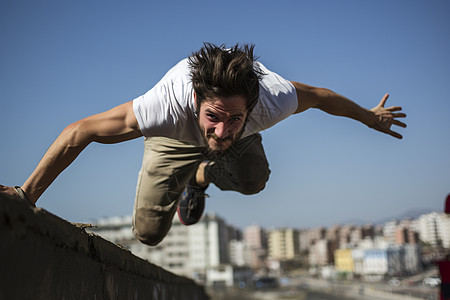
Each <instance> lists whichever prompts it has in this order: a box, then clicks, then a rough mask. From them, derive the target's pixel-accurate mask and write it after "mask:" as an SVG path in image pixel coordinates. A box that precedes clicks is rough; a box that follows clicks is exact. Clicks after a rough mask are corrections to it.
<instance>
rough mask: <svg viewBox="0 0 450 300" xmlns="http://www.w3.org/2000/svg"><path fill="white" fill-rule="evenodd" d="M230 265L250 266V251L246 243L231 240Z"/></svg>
mask: <svg viewBox="0 0 450 300" xmlns="http://www.w3.org/2000/svg"><path fill="white" fill-rule="evenodd" d="M229 247H230V263H231V264H232V265H234V266H239V267H243V266H250V265H251V257H250V249H249V247H248V246H247V243H245V241H238V240H231V241H230V244H229Z"/></svg>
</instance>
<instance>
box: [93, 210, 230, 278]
mask: <svg viewBox="0 0 450 300" xmlns="http://www.w3.org/2000/svg"><path fill="white" fill-rule="evenodd" d="M97 226H98V227H97V228H94V229H92V230H91V231H92V232H94V233H96V234H98V235H100V236H102V237H103V238H105V239H107V240H109V241H112V242H114V243H118V244H120V245H121V246H123V247H125V248H127V249H128V250H130V251H131V252H132V253H133V254H134V255H136V256H139V257H141V258H143V259H146V260H148V261H150V262H151V263H154V264H156V265H159V266H161V267H163V268H165V269H167V270H169V271H171V272H174V273H176V274H179V275H184V276H188V277H191V278H194V279H198V280H205V276H206V271H207V269H209V268H216V267H218V266H220V265H223V264H226V263H229V261H230V260H229V250H228V243H229V240H228V230H227V226H226V224H225V221H224V220H223V219H221V218H220V217H218V216H217V215H215V214H212V213H210V214H205V215H204V216H203V218H202V219H201V220H200V222H199V223H197V224H195V225H192V226H184V225H182V224H181V223H180V221H179V219H178V216H177V215H175V216H174V219H173V223H172V228H171V230H170V231H169V233H168V234H167V236H166V237H165V238H164V240H163V241H162V242H161V243H160V244H159V245H158V246H156V247H150V246H147V245H145V244H142V243H141V242H139V241H138V240H137V239H136V238H135V237H134V235H133V233H132V231H131V217H114V218H106V219H101V220H99V221H98V224H97Z"/></svg>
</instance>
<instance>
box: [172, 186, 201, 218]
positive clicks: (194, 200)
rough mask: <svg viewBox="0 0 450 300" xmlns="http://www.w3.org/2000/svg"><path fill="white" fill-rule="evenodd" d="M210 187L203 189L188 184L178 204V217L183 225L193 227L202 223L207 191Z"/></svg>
mask: <svg viewBox="0 0 450 300" xmlns="http://www.w3.org/2000/svg"><path fill="white" fill-rule="evenodd" d="M207 187H208V186H206V187H204V188H201V187H197V186H194V185H190V184H188V185H187V186H186V188H185V189H184V191H183V193H182V194H181V199H180V202H179V203H178V208H177V212H178V217H179V218H180V221H181V223H182V224H183V225H193V224H195V223H197V222H198V221H200V218H201V217H202V214H203V211H204V210H205V197H207V196H208V195H206V194H205V190H206V188H207Z"/></svg>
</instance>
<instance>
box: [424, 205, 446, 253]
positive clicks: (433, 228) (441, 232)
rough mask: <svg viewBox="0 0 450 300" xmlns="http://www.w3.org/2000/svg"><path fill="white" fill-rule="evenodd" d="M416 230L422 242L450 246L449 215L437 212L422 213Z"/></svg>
mask: <svg viewBox="0 0 450 300" xmlns="http://www.w3.org/2000/svg"><path fill="white" fill-rule="evenodd" d="M418 231H419V237H420V239H421V240H422V241H423V242H425V243H429V244H430V245H432V246H437V245H439V244H440V245H442V246H443V247H445V248H450V216H448V215H446V214H444V213H437V212H432V213H429V214H425V215H422V216H420V218H419V221H418Z"/></svg>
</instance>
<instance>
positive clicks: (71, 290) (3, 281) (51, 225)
mask: <svg viewBox="0 0 450 300" xmlns="http://www.w3.org/2000/svg"><path fill="white" fill-rule="evenodd" d="M0 299H1V300H3V299H45V300H48V299H77V300H78V299H121V300H122V299H174V300H179V299H189V300H192V299H198V300H203V299H208V297H207V295H206V293H205V291H204V288H203V287H201V286H199V285H197V284H195V282H194V281H192V280H190V279H187V278H184V277H180V276H177V275H174V274H172V273H170V272H168V271H165V270H163V269H162V268H160V267H157V266H155V265H153V264H151V263H149V262H147V261H144V260H142V259H140V258H138V257H136V256H134V255H132V254H131V253H130V252H129V251H127V250H124V249H121V248H119V247H118V246H116V245H114V244H112V243H110V242H108V241H106V240H104V239H102V238H101V237H99V236H95V235H92V234H88V233H86V232H85V231H84V229H81V228H79V227H77V226H74V225H72V224H71V223H69V222H67V221H65V220H62V219H61V218H59V217H57V216H55V215H53V214H51V213H49V212H47V211H45V210H44V209H42V208H34V207H31V206H30V205H29V204H27V203H24V202H20V201H12V200H3V199H0Z"/></svg>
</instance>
